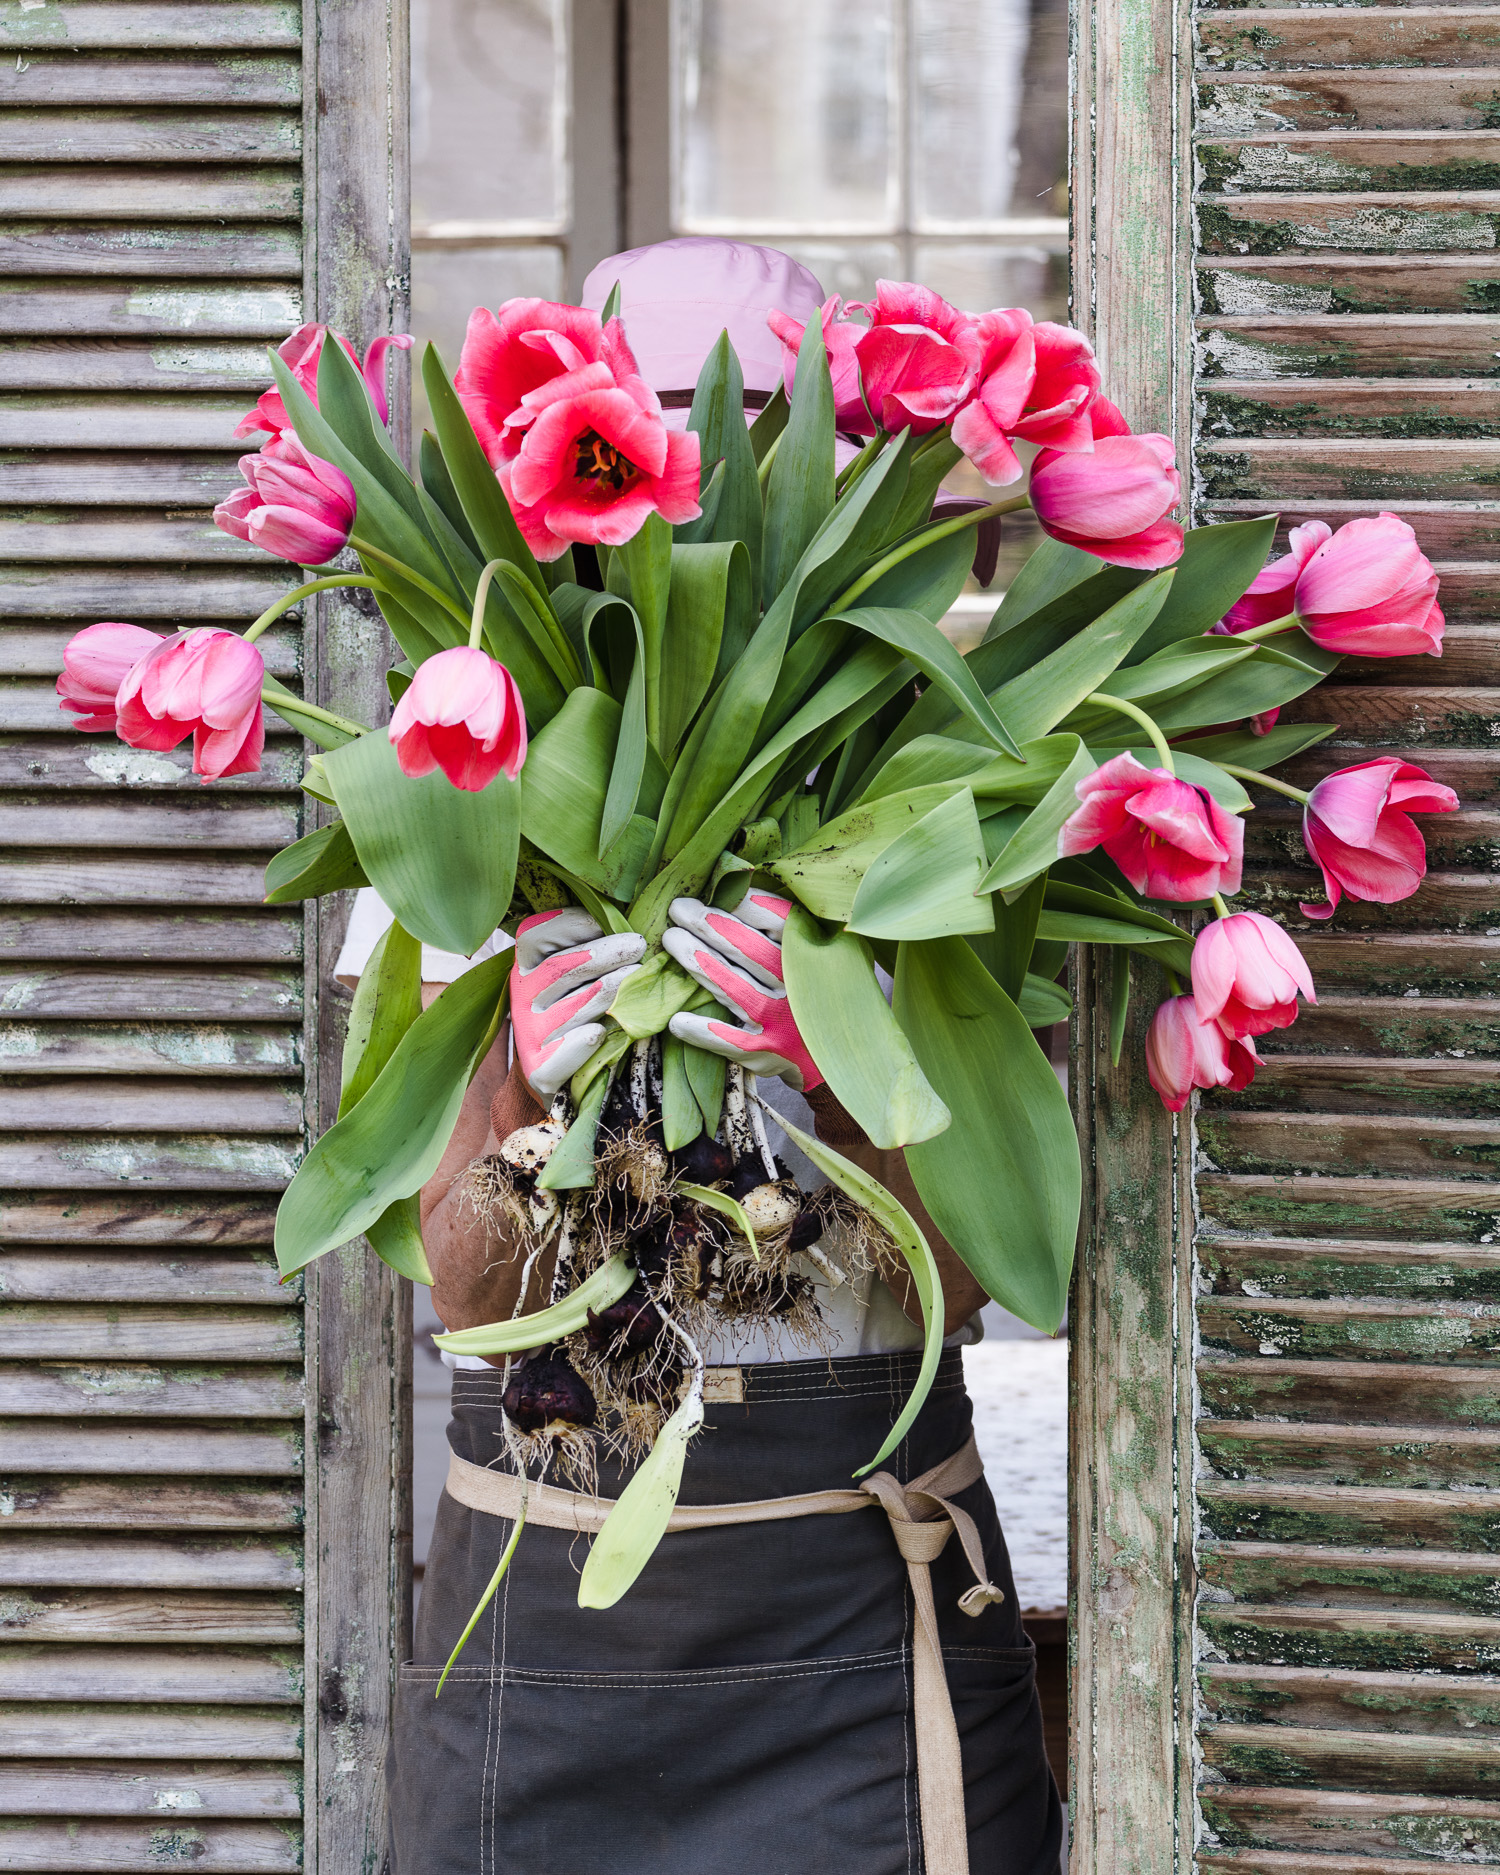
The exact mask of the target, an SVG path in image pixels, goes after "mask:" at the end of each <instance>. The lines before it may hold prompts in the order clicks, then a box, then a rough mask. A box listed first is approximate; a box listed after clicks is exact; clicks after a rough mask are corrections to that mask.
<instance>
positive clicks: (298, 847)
mask: <svg viewBox="0 0 1500 1875" xmlns="http://www.w3.org/2000/svg"><path fill="white" fill-rule="evenodd" d="M369 883H370V881H369V880H368V879H367V878H366V877H365V873H364V868H363V867H362V866H361V865H360V863H359V855H358V854H357V853H356V852H355V850H354V842H353V841H352V840H351V839H350V838H349V829H348V828H347V827H346V826H345V825H344V823H343V821H341V820H336V821H334V823H333V824H332V826H329V827H319V829H318V830H317V832H316V833H309V834H305V835H304V836H303V838H302V839H300V840H294V841H293V842H292V844H291V845H290V846H285V847H283V848H282V849H281V851H280V852H279V853H278V854H277V855H276V857H275V858H274V859H273V860H271V862H270V864H269V865H268V866H267V867H266V903H267V904H268V905H292V904H295V903H296V902H297V901H298V900H299V899H305V898H321V897H322V896H323V894H324V893H325V892H350V891H353V890H354V889H355V888H356V887H358V886H362V885H368V884H369Z"/></svg>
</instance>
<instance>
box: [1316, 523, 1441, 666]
mask: <svg viewBox="0 0 1500 1875" xmlns="http://www.w3.org/2000/svg"><path fill="white" fill-rule="evenodd" d="M1437 591H1438V576H1437V573H1436V572H1435V571H1434V569H1433V565H1432V562H1431V561H1430V560H1429V559H1428V558H1427V556H1426V554H1425V553H1423V552H1422V550H1421V548H1420V547H1419V546H1418V545H1417V537H1416V535H1415V534H1414V533H1413V532H1412V530H1411V528H1410V527H1409V526H1408V524H1407V523H1406V522H1405V521H1403V520H1402V519H1401V518H1400V517H1399V515H1394V514H1373V515H1370V514H1367V515H1361V516H1360V517H1359V518H1358V519H1357V520H1353V521H1346V522H1345V523H1344V525H1343V526H1342V527H1341V528H1340V529H1339V531H1338V532H1337V533H1336V534H1334V535H1333V536H1332V537H1331V538H1330V539H1328V540H1325V541H1324V542H1323V544H1322V545H1321V546H1320V547H1319V548H1318V550H1317V552H1316V553H1314V554H1313V556H1312V557H1311V559H1309V561H1308V562H1307V565H1306V566H1305V567H1304V568H1303V569H1302V572H1301V575H1300V576H1299V578H1298V580H1297V592H1296V608H1295V609H1296V612H1297V616H1298V617H1299V618H1300V619H1301V621H1302V629H1303V630H1304V631H1305V632H1306V633H1307V635H1308V637H1309V638H1311V639H1312V641H1313V643H1314V644H1315V645H1321V646H1322V648H1323V649H1324V650H1325V651H1337V652H1339V653H1340V654H1342V655H1346V656H1356V657H1367V658H1400V657H1410V656H1412V655H1414V654H1415V653H1417V652H1423V651H1425V652H1427V653H1428V654H1429V655H1430V656H1432V657H1441V656H1442V653H1443V612H1442V608H1441V606H1439V604H1438V602H1437Z"/></svg>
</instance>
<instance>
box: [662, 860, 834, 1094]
mask: <svg viewBox="0 0 1500 1875" xmlns="http://www.w3.org/2000/svg"><path fill="white" fill-rule="evenodd" d="M791 909H792V906H791V901H790V900H789V899H784V898H776V897H775V896H774V895H773V894H771V893H770V892H758V891H750V892H747V893H746V894H745V896H744V898H743V899H742V900H741V901H740V904H739V908H738V910H737V911H735V912H727V911H718V910H716V909H715V908H714V907H713V906H712V905H704V904H702V903H701V902H700V901H699V900H698V899H695V898H676V899H673V901H672V908H671V917H672V922H671V924H670V925H669V926H668V928H667V930H666V932H665V933H664V934H663V937H662V945H663V947H664V948H665V949H666V950H667V951H669V952H670V953H671V955H672V956H673V957H674V958H675V959H676V960H677V962H678V963H679V964H681V965H682V967H683V969H684V970H686V971H687V973H688V975H689V976H692V977H696V978H697V980H698V982H700V983H701V984H702V985H703V987H704V989H706V990H708V991H710V992H711V993H712V994H713V995H714V996H716V997H717V998H718V1000H719V1001H720V1002H721V1003H723V1005H724V1007H725V1008H726V1009H728V1010H729V1011H730V1012H731V1013H732V1014H734V1015H736V1016H738V1017H739V1018H740V1021H741V1022H742V1023H743V1025H744V1026H743V1027H741V1028H734V1027H732V1026H731V1025H730V1024H729V1023H727V1022H720V1021H717V1020H716V1019H715V1018H714V1017H712V1016H709V1015H706V1014H704V1013H703V1012H702V1011H698V1012H696V1013H693V1012H689V1011H686V1010H684V1011H683V1012H682V1013H681V1014H680V1015H675V1016H673V1018H672V1022H671V1029H672V1033H673V1034H674V1035H675V1036H677V1037H679V1038H680V1039H681V1040H682V1041H684V1042H691V1043H692V1044H693V1046H694V1047H695V1048H704V1049H707V1050H708V1052H709V1053H710V1054H714V1055H727V1056H728V1057H729V1059H730V1060H731V1061H737V1062H738V1063H739V1064H740V1066H741V1067H742V1068H749V1069H750V1070H751V1072H752V1073H754V1074H777V1075H780V1077H781V1078H782V1080H783V1081H785V1082H786V1083H787V1085H788V1086H789V1087H795V1088H796V1089H797V1090H798V1092H799V1093H804V1094H806V1093H810V1092H811V1090H812V1089H813V1088H815V1087H819V1086H821V1085H822V1081H823V1076H822V1075H821V1074H820V1073H819V1071H818V1067H817V1063H816V1062H815V1061H814V1060H813V1058H812V1056H811V1055H810V1054H809V1053H808V1052H807V1046H806V1044H805V1043H804V1042H803V1040H802V1036H801V1034H800V1033H799V1031H798V1028H797V1024H796V1020H795V1019H794V1017H793V1015H792V1005H791V1003H790V1002H789V1001H788V999H787V993H786V987H785V984H784V982H783V980H782V974H781V934H782V932H783V931H784V930H785V929H786V921H787V917H788V914H789V913H790V912H791Z"/></svg>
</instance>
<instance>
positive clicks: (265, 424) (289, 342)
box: [234, 324, 412, 436]
mask: <svg viewBox="0 0 1500 1875" xmlns="http://www.w3.org/2000/svg"><path fill="white" fill-rule="evenodd" d="M331 330H332V328H331V327H330V326H325V325H312V324H308V325H300V326H298V328H297V330H296V331H295V332H294V333H293V334H292V336H291V337H290V338H289V339H283V340H282V342H281V344H280V345H278V346H277V348H276V351H277V355H278V356H279V357H280V358H281V360H282V361H283V363H284V364H285V365H286V367H287V369H288V370H289V371H290V372H291V374H292V376H293V377H294V378H295V379H296V380H297V382H298V384H300V385H301V387H302V389H303V390H304V391H306V392H307V394H308V396H309V397H310V398H311V399H312V401H313V403H314V405H316V404H317V401H318V360H319V359H320V358H321V357H322V355H323V341H324V340H325V339H326V338H327V337H328V334H329V332H330V331H331ZM333 336H334V337H335V338H336V339H337V340H338V342H339V344H340V345H342V346H343V348H344V350H345V351H346V352H347V353H348V354H349V356H350V357H351V358H352V359H353V360H354V362H355V364H356V365H359V368H360V372H361V374H362V376H363V377H364V380H365V383H366V384H367V385H368V386H369V390H370V395H371V397H372V398H374V400H375V408H376V409H377V410H378V411H379V412H380V421H381V422H382V423H388V422H389V421H390V414H391V411H390V403H389V401H388V399H387V397H386V389H385V373H386V359H387V357H388V356H389V354H390V351H391V348H392V346H395V347H396V348H397V350H399V351H409V350H410V349H411V343H412V337H411V334H410V333H409V332H397V333H394V334H391V335H390V336H388V337H384V338H378V339H373V340H372V341H371V342H370V346H369V349H368V350H367V351H366V353H365V361H364V363H363V364H362V365H360V364H359V357H358V355H357V354H356V352H355V350H354V347H353V346H352V345H351V344H350V343H349V341H348V339H346V338H345V337H344V335H343V333H342V332H335V333H334V334H333ZM291 427H292V420H291V418H290V417H289V416H288V415H287V413H286V405H285V404H284V403H283V402H282V400H281V392H280V391H279V390H278V389H277V388H276V386H275V385H274V384H273V385H272V386H271V388H270V389H269V390H267V391H263V392H262V393H261V395H260V397H259V399H258V400H257V402H256V405H255V408H254V409H253V410H251V411H248V412H247V413H246V414H245V415H244V416H243V417H241V418H240V421H239V424H238V426H237V427H236V429H235V432H234V433H235V435H236V436H253V435H254V434H255V433H256V431H257V430H268V431H269V432H270V433H271V435H272V436H280V434H281V433H282V431H283V430H289V429H290V428H291Z"/></svg>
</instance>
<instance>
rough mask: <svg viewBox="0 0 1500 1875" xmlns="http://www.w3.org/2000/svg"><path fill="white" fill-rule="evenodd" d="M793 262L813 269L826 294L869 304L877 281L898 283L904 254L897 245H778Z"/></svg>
mask: <svg viewBox="0 0 1500 1875" xmlns="http://www.w3.org/2000/svg"><path fill="white" fill-rule="evenodd" d="M777 246H778V247H782V248H785V250H786V252H787V253H788V254H790V255H791V256H792V258H793V259H794V260H800V261H801V262H802V265H803V266H804V267H810V268H811V269H812V271H813V272H814V273H815V274H816V275H817V276H818V278H819V280H821V281H822V283H823V291H824V293H825V294H828V293H841V294H842V295H843V297H844V298H845V299H858V300H868V299H872V298H873V297H874V294H875V282H876V281H877V280H882V279H884V280H899V279H900V278H901V274H902V267H901V250H900V248H899V247H897V246H896V244H895V242H894V241H858V242H855V241H778V242H777Z"/></svg>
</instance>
